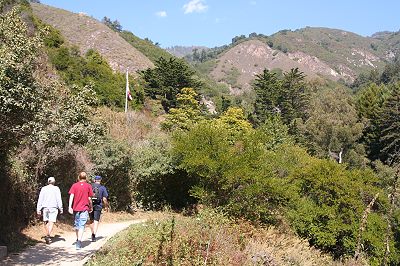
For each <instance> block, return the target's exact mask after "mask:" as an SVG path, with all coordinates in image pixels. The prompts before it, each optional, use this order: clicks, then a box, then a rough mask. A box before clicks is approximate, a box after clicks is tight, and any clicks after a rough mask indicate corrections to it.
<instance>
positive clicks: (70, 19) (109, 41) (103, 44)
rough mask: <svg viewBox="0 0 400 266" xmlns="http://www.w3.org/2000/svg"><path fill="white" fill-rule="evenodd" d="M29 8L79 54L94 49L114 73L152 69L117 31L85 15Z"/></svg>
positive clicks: (38, 5) (143, 57) (141, 55)
mask: <svg viewBox="0 0 400 266" xmlns="http://www.w3.org/2000/svg"><path fill="white" fill-rule="evenodd" d="M31 6H32V9H33V12H34V14H35V15H36V16H38V17H39V18H40V19H41V20H43V22H44V23H47V24H49V25H51V26H53V27H55V28H56V29H58V30H59V31H60V32H61V34H62V35H63V36H64V37H65V38H66V39H67V41H68V42H69V43H70V44H72V45H75V46H77V47H78V48H79V49H80V51H81V53H82V54H85V53H86V52H87V51H88V50H89V49H94V50H97V51H98V52H99V53H100V54H101V55H102V56H103V57H104V58H105V59H106V60H107V61H108V63H109V64H110V66H111V67H112V68H113V69H114V70H120V71H125V70H126V69H127V68H129V69H130V70H131V71H137V70H144V69H147V68H149V67H152V66H153V63H152V62H151V60H150V59H149V58H148V57H146V56H145V55H144V54H143V53H142V52H140V51H138V50H137V49H136V48H135V47H133V46H132V45H130V44H129V43H128V42H127V41H125V40H124V39H123V38H122V37H121V36H120V35H119V33H118V32H115V31H113V30H111V29H110V28H109V27H107V26H106V25H104V24H103V23H101V22H100V21H97V20H96V19H94V18H92V17H90V16H88V15H86V14H83V13H80V14H75V13H72V12H69V11H66V10H62V9H58V8H54V7H50V6H47V5H43V4H36V3H32V4H31Z"/></svg>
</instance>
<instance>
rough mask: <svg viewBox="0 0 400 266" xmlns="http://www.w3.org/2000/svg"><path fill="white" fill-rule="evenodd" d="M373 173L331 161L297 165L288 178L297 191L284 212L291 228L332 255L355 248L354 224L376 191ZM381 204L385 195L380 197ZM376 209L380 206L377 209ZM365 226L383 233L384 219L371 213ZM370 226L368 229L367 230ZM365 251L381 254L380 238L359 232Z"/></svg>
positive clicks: (339, 255) (375, 255)
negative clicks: (361, 234) (294, 171)
mask: <svg viewBox="0 0 400 266" xmlns="http://www.w3.org/2000/svg"><path fill="white" fill-rule="evenodd" d="M376 181H377V180H376V177H375V176H374V175H373V174H372V173H371V172H369V171H346V170H344V168H343V167H342V166H341V165H338V164H336V163H335V162H331V161H315V162H314V163H313V164H311V165H310V166H309V167H307V168H303V169H298V171H297V172H296V173H294V175H293V177H291V178H290V183H292V184H295V186H296V187H297V189H298V192H297V193H298V195H296V196H294V197H293V203H292V204H293V205H292V208H291V209H290V210H289V212H288V215H289V218H290V220H291V221H292V224H293V226H294V228H295V229H296V230H297V232H299V234H300V235H302V236H303V237H306V238H308V239H309V242H310V243H311V244H312V245H314V246H316V247H318V248H321V249H323V250H326V251H329V252H331V253H333V254H334V255H335V256H336V257H341V256H343V255H351V254H352V253H353V252H354V249H355V243H356V237H357V233H358V225H359V223H360V219H361V216H362V212H363V210H364V208H365V206H366V204H368V203H369V201H370V200H371V199H372V197H373V195H374V193H376V192H377V191H379V190H378V189H377V188H375V187H374V183H375V182H376ZM380 200H381V203H379V204H376V206H381V204H385V201H384V200H385V199H384V198H381V199H380ZM382 201H383V202H382ZM376 211H378V212H380V211H383V209H377V210H376ZM372 219H375V221H373V222H372V223H379V225H376V224H375V226H374V225H373V224H371V227H368V226H367V234H366V236H367V235H368V233H372V232H373V234H377V235H384V234H385V227H384V220H383V219H382V217H379V216H377V215H374V216H373V217H372V218H371V220H372ZM370 230H371V231H370ZM363 237H364V238H363V240H364V241H365V245H368V246H367V247H365V251H366V252H367V253H369V255H370V256H372V257H378V258H381V257H382V255H383V252H384V249H383V246H382V242H383V239H379V238H371V237H367V239H366V238H365V236H363Z"/></svg>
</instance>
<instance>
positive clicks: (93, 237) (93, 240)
mask: <svg viewBox="0 0 400 266" xmlns="http://www.w3.org/2000/svg"><path fill="white" fill-rule="evenodd" d="M92 242H96V235H95V234H92Z"/></svg>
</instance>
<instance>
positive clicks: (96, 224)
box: [92, 221, 99, 234]
mask: <svg viewBox="0 0 400 266" xmlns="http://www.w3.org/2000/svg"><path fill="white" fill-rule="evenodd" d="M98 228H99V221H94V222H93V230H92V233H93V234H97V229H98Z"/></svg>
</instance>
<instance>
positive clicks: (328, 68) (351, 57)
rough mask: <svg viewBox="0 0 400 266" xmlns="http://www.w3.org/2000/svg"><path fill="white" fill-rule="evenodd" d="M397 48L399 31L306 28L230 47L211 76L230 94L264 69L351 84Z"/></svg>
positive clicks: (381, 65) (396, 52) (243, 87)
mask: <svg viewBox="0 0 400 266" xmlns="http://www.w3.org/2000/svg"><path fill="white" fill-rule="evenodd" d="M399 50H400V32H396V33H393V32H383V33H380V34H376V35H373V36H372V37H362V36H360V35H357V34H354V33H351V32H347V31H343V30H336V29H327V28H310V27H307V28H304V29H300V30H296V31H290V30H283V31H280V32H277V33H276V34H274V35H272V36H264V35H262V36H256V37H252V38H247V39H244V40H241V41H239V42H237V43H235V44H233V45H230V47H229V48H228V49H227V50H225V52H223V53H221V54H220V55H219V56H218V58H217V60H216V61H215V64H214V68H212V70H211V72H210V73H211V75H212V77H213V78H214V79H215V80H216V81H219V82H224V83H227V84H229V85H230V87H231V92H232V93H234V94H237V93H240V91H241V89H243V90H246V89H248V88H249V87H250V83H251V81H252V80H253V79H254V76H255V75H256V74H258V73H261V72H262V70H263V69H264V68H267V69H270V70H274V69H275V70H278V71H288V70H289V69H291V68H294V67H298V68H299V69H300V70H301V71H303V72H304V73H305V74H307V76H308V77H310V78H314V77H318V76H320V77H323V78H328V79H331V80H336V81H337V80H343V81H346V82H352V81H353V80H354V79H355V78H356V77H357V75H359V74H360V73H363V72H367V71H370V70H372V69H377V70H380V69H381V68H382V67H383V66H384V64H385V62H387V61H389V60H392V59H393V58H394V57H395V55H396V54H398V53H399Z"/></svg>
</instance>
